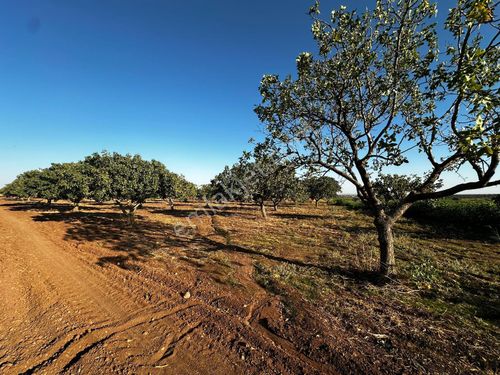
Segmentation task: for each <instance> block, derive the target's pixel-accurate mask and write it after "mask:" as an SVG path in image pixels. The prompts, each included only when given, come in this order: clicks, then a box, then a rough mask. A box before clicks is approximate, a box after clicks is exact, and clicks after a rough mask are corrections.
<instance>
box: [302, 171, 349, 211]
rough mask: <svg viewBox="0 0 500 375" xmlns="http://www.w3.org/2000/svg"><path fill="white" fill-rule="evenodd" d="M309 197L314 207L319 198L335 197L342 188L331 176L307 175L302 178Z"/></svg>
mask: <svg viewBox="0 0 500 375" xmlns="http://www.w3.org/2000/svg"><path fill="white" fill-rule="evenodd" d="M304 184H305V186H306V188H307V192H308V195H309V198H310V199H312V200H313V201H314V202H315V204H316V207H318V202H319V201H320V200H321V199H331V198H335V197H336V196H337V194H338V193H339V192H340V191H341V190H342V188H341V187H340V184H339V183H338V182H337V180H335V179H334V178H332V177H329V176H321V177H309V178H307V179H305V180H304Z"/></svg>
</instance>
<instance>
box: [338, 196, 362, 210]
mask: <svg viewBox="0 0 500 375" xmlns="http://www.w3.org/2000/svg"><path fill="white" fill-rule="evenodd" d="M330 203H331V204H333V205H334V206H343V207H347V208H348V209H350V210H361V209H364V208H366V205H365V204H364V203H363V202H362V201H361V200H360V199H358V198H347V197H337V198H333V199H331V200H330Z"/></svg>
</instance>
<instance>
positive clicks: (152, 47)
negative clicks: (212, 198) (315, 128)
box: [0, 0, 450, 191]
mask: <svg viewBox="0 0 500 375" xmlns="http://www.w3.org/2000/svg"><path fill="white" fill-rule="evenodd" d="M341 4H342V2H341V1H333V0H330V1H325V0H324V1H323V2H322V8H323V9H325V10H328V11H329V10H331V9H333V8H335V7H338V6H339V5H341ZM309 5H310V2H309V1H305V0H276V1H269V0H268V1H263V0H262V1H260V0H259V1H238V2H236V1H227V0H224V1H223V0H213V1H206V0H173V1H161V0H143V1H139V0H135V1H125V0H23V1H17V0H12V1H6V0H3V1H1V2H0V186H2V185H3V184H5V183H7V182H9V181H10V180H12V179H13V178H14V177H15V176H16V175H17V174H18V173H20V172H21V171H24V170H27V169H33V168H40V167H46V166H48V165H50V163H51V162H65V161H75V160H79V159H81V158H82V157H84V156H85V155H88V154H90V153H92V152H95V151H101V150H104V149H106V150H109V151H118V152H122V153H140V154H141V155H143V156H144V157H145V158H148V159H150V158H155V159H157V160H160V161H162V162H164V163H165V164H166V165H167V166H168V167H169V168H170V169H171V170H173V171H175V172H178V173H183V174H184V175H185V176H186V177H187V178H188V179H190V180H191V181H193V182H195V183H198V184H200V183H206V182H209V180H210V178H211V177H213V176H214V175H215V174H216V173H218V172H219V171H221V170H222V169H223V167H224V165H226V164H232V163H234V162H235V161H236V160H237V158H238V157H239V155H240V154H241V151H242V150H243V149H244V148H248V147H249V146H248V139H249V138H250V137H256V136H257V137H258V135H259V132H260V130H259V129H260V127H259V122H258V119H257V117H256V115H255V114H254V113H253V108H254V106H255V105H256V104H258V103H259V101H260V95H259V93H258V90H257V89H258V85H259V82H260V78H261V77H262V75H263V74H265V73H280V74H282V75H283V74H286V73H289V72H293V71H294V68H295V57H296V56H297V55H298V54H299V53H300V52H302V51H307V50H313V49H314V47H313V43H312V40H311V36H310V31H309V30H310V20H309V18H308V16H307V15H306V11H307V8H308V6H309ZM347 5H348V6H349V7H353V8H356V7H357V8H360V9H364V8H365V7H366V6H367V5H369V6H371V2H369V3H365V2H356V1H350V2H349V3H348V4H347ZM449 7H450V5H449V4H444V3H443V4H441V6H440V8H443V9H444V10H445V11H446V10H447V8H449ZM346 190H347V191H349V190H350V189H346Z"/></svg>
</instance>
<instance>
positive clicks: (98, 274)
mask: <svg viewBox="0 0 500 375" xmlns="http://www.w3.org/2000/svg"><path fill="white" fill-rule="evenodd" d="M35 216H36V215H35ZM0 239H1V242H0V285H1V287H2V288H1V298H0V332H1V335H0V373H8V374H10V373H12V374H18V373H33V372H34V373H37V372H40V373H51V374H52V373H60V372H68V373H79V372H82V373H96V372H103V371H104V372H105V373H106V372H121V373H175V374H196V373H200V374H203V373H207V374H208V373H210V374H231V373H300V372H307V373H320V372H321V373H325V372H333V370H332V369H330V368H326V367H324V366H323V365H322V364H320V363H317V362H315V361H313V360H311V359H309V358H307V357H306V356H304V355H302V354H301V353H299V352H298V351H297V350H295V348H294V347H293V345H291V344H290V343H289V342H287V341H286V340H284V339H282V338H279V337H274V336H273V334H272V333H271V332H268V331H267V330H266V329H265V327H263V326H262V325H260V324H258V322H259V321H260V320H261V319H260V318H261V317H260V315H259V314H261V313H262V312H259V311H265V310H266V308H265V307H266V306H271V305H272V304H273V301H272V300H266V299H265V298H264V299H261V297H262V296H259V292H258V291H255V290H254V291H249V292H250V293H251V296H252V295H253V297H255V298H254V299H253V301H251V303H248V304H245V305H243V306H239V307H235V310H234V312H232V311H230V308H229V307H230V304H229V305H228V306H229V307H228V306H222V305H221V304H220V303H219V302H218V301H219V300H220V299H221V298H222V297H223V296H222V297H221V296H220V295H217V290H211V291H210V293H208V292H207V293H204V294H203V296H201V295H200V297H197V296H196V295H195V294H196V293H193V295H192V296H191V297H190V298H183V295H182V294H183V293H184V290H182V288H184V286H183V284H182V283H180V284H177V285H178V287H179V290H176V284H175V283H173V282H171V283H169V282H164V281H161V280H157V282H154V279H155V278H154V277H153V276H151V275H153V274H154V272H153V271H150V272H149V273H148V272H146V271H144V274H145V276H142V275H141V273H140V272H135V273H131V272H125V271H123V270H122V269H121V268H118V267H114V268H111V267H107V268H103V267H99V266H97V265H96V262H95V261H94V260H95V259H94V258H92V257H89V256H87V255H85V254H83V252H78V246H77V245H75V244H71V243H69V242H65V241H64V240H63V239H61V236H60V235H59V233H58V232H57V231H56V230H55V229H54V232H51V227H48V226H43V223H36V222H35V221H34V220H33V217H32V216H30V214H27V213H26V212H16V211H13V210H12V209H11V207H9V206H8V205H2V206H0ZM82 254H83V255H82ZM181 278H182V277H181ZM189 283H190V282H187V283H186V285H187V286H189ZM197 283H198V284H203V280H202V279H197ZM200 288H202V285H201V286H200ZM151 295H154V296H156V297H155V298H151V297H150V296H151ZM251 298H252V297H251Z"/></svg>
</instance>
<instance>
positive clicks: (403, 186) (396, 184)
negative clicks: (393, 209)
mask: <svg viewBox="0 0 500 375" xmlns="http://www.w3.org/2000/svg"><path fill="white" fill-rule="evenodd" d="M421 185H422V179H421V178H420V177H418V176H416V175H407V176H405V175H397V174H380V175H379V176H378V177H377V179H376V180H375V182H374V183H373V188H374V190H375V192H376V193H377V196H378V198H379V199H380V200H381V201H382V202H383V204H385V205H386V206H391V205H394V204H395V203H397V202H399V201H401V200H403V199H404V198H405V197H406V196H407V195H408V194H409V193H410V192H412V191H415V190H417V189H418V187H419V186H421ZM442 185H443V184H442V182H441V181H436V182H435V183H434V184H433V185H432V186H431V187H430V188H429V189H428V190H429V191H435V190H437V189H439V188H441V187H442Z"/></svg>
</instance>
